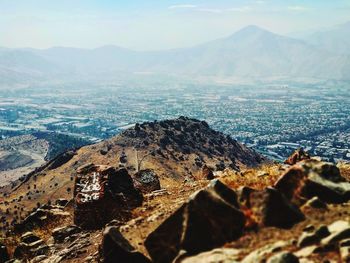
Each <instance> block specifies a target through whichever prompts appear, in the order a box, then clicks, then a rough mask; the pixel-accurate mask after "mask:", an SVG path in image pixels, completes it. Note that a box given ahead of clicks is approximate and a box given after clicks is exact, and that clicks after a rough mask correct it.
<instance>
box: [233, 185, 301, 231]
mask: <svg viewBox="0 0 350 263" xmlns="http://www.w3.org/2000/svg"><path fill="white" fill-rule="evenodd" d="M240 202H241V203H242V204H244V206H245V210H246V211H245V213H246V215H247V216H249V215H251V217H252V218H253V219H254V220H257V222H256V223H257V224H258V225H265V226H274V227H279V228H290V227H292V226H293V225H294V224H296V223H298V222H300V221H303V220H304V218H305V217H304V215H303V213H302V212H301V211H300V209H299V208H298V207H297V206H295V205H293V204H292V203H291V202H290V201H289V200H287V198H286V197H285V196H283V195H282V194H281V193H280V192H278V191H277V190H276V189H274V188H272V187H268V188H266V189H265V190H263V191H255V190H252V189H249V188H246V189H245V191H244V192H243V191H242V190H241V195H240Z"/></svg>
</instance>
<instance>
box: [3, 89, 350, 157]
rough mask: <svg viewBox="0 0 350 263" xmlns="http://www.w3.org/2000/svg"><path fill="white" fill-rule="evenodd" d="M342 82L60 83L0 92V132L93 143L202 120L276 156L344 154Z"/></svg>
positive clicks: (349, 111) (347, 110) (347, 111)
mask: <svg viewBox="0 0 350 263" xmlns="http://www.w3.org/2000/svg"><path fill="white" fill-rule="evenodd" d="M349 102H350V92H349V86H348V84H347V83H332V82H326V83H322V84H307V85H306V84H304V85H301V84H293V83H287V84H285V83H282V84H274V85H271V84H270V85H268V84H261V85H236V86H229V85H203V84H188V83H185V84H174V85H173V84H172V83H167V84H162V85H155V84H145V83H143V84H142V85H140V84H133V85H131V84H130V85H124V84H123V85H121V84H120V85H115V84H114V85H105V86H92V85H86V86H85V85H81V84H80V85H73V84H72V85H63V86H59V87H58V86H56V87H42V86H40V87H32V88H26V89H23V90H18V89H15V90H2V92H1V94H0V137H1V139H6V138H9V137H12V136H16V135H22V134H32V133H36V132H41V133H60V134H65V135H69V136H72V137H77V138H81V139H84V140H86V141H89V142H92V143H93V142H97V141H99V140H103V139H105V138H109V137H111V136H113V135H116V134H118V133H119V132H121V131H122V130H124V129H126V128H128V127H130V126H132V125H134V124H135V123H137V122H144V121H151V120H155V119H157V120H160V119H168V118H174V117H178V116H180V115H184V116H189V117H193V118H198V119H202V120H206V121H207V122H208V123H209V124H210V125H212V127H213V128H215V129H217V130H220V131H223V132H225V133H227V134H229V135H231V136H232V137H233V138H235V139H237V140H239V141H241V142H243V143H245V144H247V145H248V146H250V147H252V148H254V149H256V150H258V151H260V152H261V153H263V154H265V155H267V156H269V157H270V158H273V159H276V160H282V159H284V158H285V157H286V156H288V155H289V154H290V152H291V151H292V150H293V149H295V148H298V147H304V148H305V149H306V150H307V151H309V152H310V153H311V154H313V155H317V156H321V157H323V158H325V159H328V160H330V161H338V160H350V103H349Z"/></svg>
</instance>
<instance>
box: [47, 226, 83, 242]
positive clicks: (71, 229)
mask: <svg viewBox="0 0 350 263" xmlns="http://www.w3.org/2000/svg"><path fill="white" fill-rule="evenodd" d="M80 231H81V229H80V227H77V226H75V225H71V226H64V227H58V228H55V229H54V230H53V231H52V237H53V238H54V240H55V242H56V243H61V242H63V241H64V239H65V238H66V237H69V236H71V235H74V234H77V233H79V232H80Z"/></svg>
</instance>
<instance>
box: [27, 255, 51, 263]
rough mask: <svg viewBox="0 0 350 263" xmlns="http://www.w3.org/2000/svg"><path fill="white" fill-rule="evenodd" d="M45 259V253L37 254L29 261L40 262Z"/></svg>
mask: <svg viewBox="0 0 350 263" xmlns="http://www.w3.org/2000/svg"><path fill="white" fill-rule="evenodd" d="M45 259H47V256H46V255H39V256H36V257H34V258H33V259H31V260H30V263H42V262H43V261H44V260H45Z"/></svg>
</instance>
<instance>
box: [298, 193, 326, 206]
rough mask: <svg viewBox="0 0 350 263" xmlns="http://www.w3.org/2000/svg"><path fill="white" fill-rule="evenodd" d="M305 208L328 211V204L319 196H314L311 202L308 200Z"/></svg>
mask: <svg viewBox="0 0 350 263" xmlns="http://www.w3.org/2000/svg"><path fill="white" fill-rule="evenodd" d="M303 207H312V208H317V209H326V208H327V204H326V203H325V202H323V201H322V200H320V198H318V197H317V196H314V197H313V198H311V199H310V200H308V201H307V202H306V203H305V204H304V205H303Z"/></svg>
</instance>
